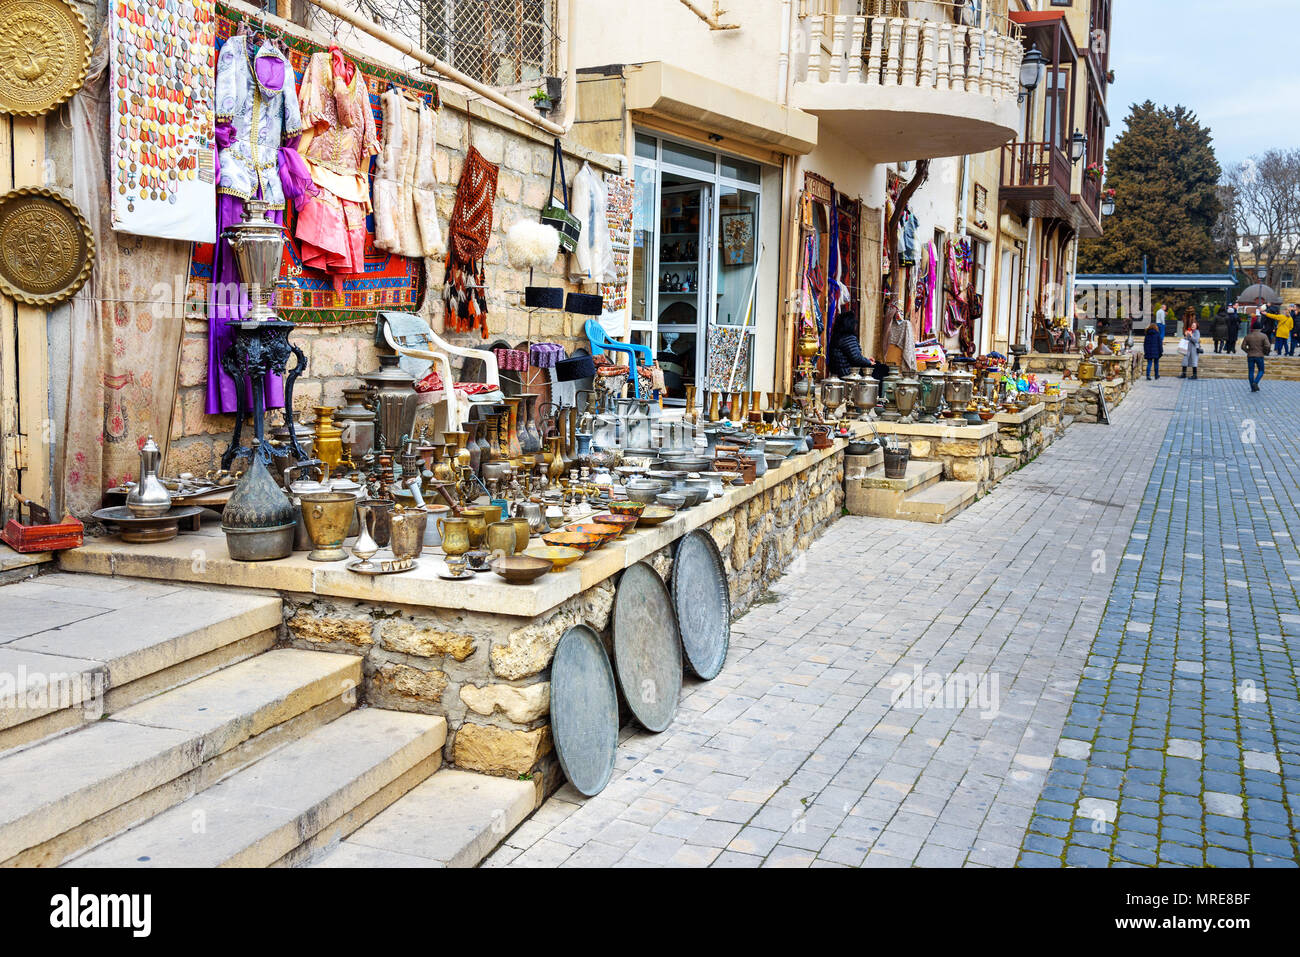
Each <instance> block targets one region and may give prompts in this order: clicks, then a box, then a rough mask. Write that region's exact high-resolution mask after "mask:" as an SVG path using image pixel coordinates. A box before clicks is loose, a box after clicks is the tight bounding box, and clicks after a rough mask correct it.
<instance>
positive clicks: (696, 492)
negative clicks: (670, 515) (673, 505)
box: [673, 485, 709, 508]
mask: <svg viewBox="0 0 1300 957" xmlns="http://www.w3.org/2000/svg"><path fill="white" fill-rule="evenodd" d="M673 494H675V495H680V496H682V498H683V499H684V500H685V501H684V502H683V507H684V508H694V507H695V506H696V505H699V504H700V503H701V502H703V501H704V500H705V499H706V498H708V497H709V490H708V487H707V486H706V487H704V488H701V487H700V486H698V485H687V486H686V487H685V488H683V489H677V490H675V491H674V493H673Z"/></svg>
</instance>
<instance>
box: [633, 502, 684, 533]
mask: <svg viewBox="0 0 1300 957" xmlns="http://www.w3.org/2000/svg"><path fill="white" fill-rule="evenodd" d="M676 514H677V510H676V509H672V508H669V507H668V506H667V505H647V506H646V509H645V511H644V512H642V513H641V517H640V518H639V519H638V520H637V524H638V525H644V526H646V527H647V528H648V527H650V526H652V525H662V524H663V523H664V522H666V521H668V519H670V518H672V517H673V516H674V515H676Z"/></svg>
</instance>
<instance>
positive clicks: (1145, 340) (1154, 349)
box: [1142, 322, 1165, 382]
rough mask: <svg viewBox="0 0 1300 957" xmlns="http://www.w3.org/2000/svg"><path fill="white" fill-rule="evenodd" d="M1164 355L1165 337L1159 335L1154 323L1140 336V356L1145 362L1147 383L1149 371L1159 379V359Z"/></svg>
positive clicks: (1149, 375)
mask: <svg viewBox="0 0 1300 957" xmlns="http://www.w3.org/2000/svg"><path fill="white" fill-rule="evenodd" d="M1164 354H1165V337H1164V336H1162V335H1161V334H1160V327H1159V326H1157V325H1156V324H1155V323H1154V322H1153V323H1151V324H1150V325H1149V326H1147V331H1146V334H1145V335H1143V336H1142V356H1143V358H1145V359H1146V360H1147V381H1148V382H1149V381H1150V380H1151V370H1152V369H1154V370H1155V373H1156V378H1157V379H1159V378H1160V357H1161V356H1162V355H1164Z"/></svg>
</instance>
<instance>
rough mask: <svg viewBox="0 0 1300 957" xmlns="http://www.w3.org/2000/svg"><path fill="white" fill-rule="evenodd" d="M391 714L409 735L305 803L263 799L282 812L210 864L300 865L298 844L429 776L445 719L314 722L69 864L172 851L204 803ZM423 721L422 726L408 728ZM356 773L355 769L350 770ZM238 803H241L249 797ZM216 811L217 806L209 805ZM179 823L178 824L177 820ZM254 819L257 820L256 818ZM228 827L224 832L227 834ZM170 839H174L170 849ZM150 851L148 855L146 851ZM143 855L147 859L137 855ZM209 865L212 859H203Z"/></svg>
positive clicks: (335, 832)
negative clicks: (289, 739) (305, 731)
mask: <svg viewBox="0 0 1300 957" xmlns="http://www.w3.org/2000/svg"><path fill="white" fill-rule="evenodd" d="M388 715H400V716H401V718H402V720H403V721H404V722H407V723H408V724H410V725H411V729H408V731H407V733H406V734H404V735H402V736H400V737H395V736H392V735H390V736H389V737H388V738H387V739H386V740H387V741H388V743H389V746H390V750H388V751H387V752H386V753H384V754H383V755H382V756H380V758H379V760H376V761H374V762H373V763H371V764H369V765H367V766H366V767H364V768H360V769H356V768H348V769H345V770H344V771H343V772H342V773H344V774H347V775H350V776H349V777H346V778H344V779H339V780H337V781H330V782H329V783H328V784H327V787H329V788H330V789H331V790H330V791H329V793H328V794H326V795H325V796H324V797H323V798H321V799H320V800H318V801H316V802H315V803H314V804H312V805H311V806H310V807H303V808H293V807H288V806H286V805H287V803H288V800H287V798H288V795H287V794H286V800H285V801H284V802H283V803H281V802H276V803H274V804H272V803H261V802H259V806H260V807H261V808H269V809H274V810H276V811H281V812H283V816H282V817H281V819H280V820H278V821H275V822H273V823H272V824H271V825H270V826H269V827H267V828H263V829H260V830H259V831H258V832H257V833H251V834H239V835H238V839H237V841H236V842H235V843H236V844H237V845H238V846H237V847H236V848H235V849H234V850H232V851H229V852H226V851H224V850H223V851H222V852H221V854H220V857H221V859H220V860H219V861H218V862H216V865H215V866H220V867H270V866H275V865H277V864H279V865H281V866H285V865H288V866H292V865H293V864H295V863H297V859H296V858H297V855H298V854H299V853H300V852H299V849H300V848H303V849H306V850H308V851H309V850H310V849H311V848H312V845H313V841H314V839H316V838H317V837H318V835H323V836H324V838H325V839H328V840H336V839H338V838H340V837H342V836H345V835H346V834H347V833H351V830H352V829H354V828H356V827H359V826H360V825H361V824H363V823H365V820H368V819H369V817H372V816H373V815H374V814H377V813H379V811H380V810H382V809H383V808H384V807H386V806H388V804H391V803H392V801H394V800H396V799H397V798H398V797H400V796H401V794H402V793H405V791H406V790H409V789H410V788H412V787H414V786H415V785H416V784H418V783H419V782H420V781H423V780H424V779H425V778H427V777H429V776H430V775H432V774H433V773H434V772H435V771H436V770H437V769H438V767H439V764H440V762H441V758H442V746H443V744H444V743H445V742H446V737H447V722H446V719H444V718H441V717H436V716H434V715H421V714H415V713H413V712H389V711H385V710H383V709H378V708H363V709H358V710H356V711H353V712H351V713H350V714H347V715H344V716H343V717H341V718H339V719H337V720H336V721H333V722H330V723H329V724H327V725H324V726H323V727H320V728H317V729H316V730H315V731H313V732H312V733H311V734H308V735H306V736H304V737H302V738H300V739H298V740H297V741H294V742H292V743H290V744H289V745H287V746H286V747H283V748H280V749H278V750H277V751H276V752H274V753H273V754H270V755H268V756H267V757H265V758H263V759H262V760H261V761H258V762H256V763H255V764H252V765H249V766H248V767H245V768H241V769H240V770H239V771H237V772H235V773H234V774H230V775H228V776H226V777H225V778H224V779H223V780H222V781H220V782H219V783H217V784H215V785H213V786H212V787H211V788H208V789H207V790H206V791H204V792H201V793H199V794H196V795H194V796H193V797H191V798H189V799H188V800H186V801H182V802H181V803H180V804H177V805H176V806H175V807H172V808H170V809H169V810H168V811H167V812H165V813H164V814H161V815H158V816H157V817H155V818H153V819H152V820H149V821H145V822H144V823H142V824H140V825H139V826H137V827H135V828H132V829H131V830H129V831H127V832H125V833H123V834H119V835H118V836H116V837H114V838H112V839H111V840H108V841H105V842H104V843H103V844H101V845H99V846H98V847H97V848H95V849H94V850H92V851H89V852H88V853H86V854H83V855H80V856H79V857H77V858H74V859H73V860H71V861H69V862H68V866H71V867H100V866H129V863H124V862H128V861H129V862H130V863H133V862H136V861H139V862H140V863H149V860H148V859H149V858H151V857H152V855H153V854H159V853H166V852H168V851H171V852H172V853H177V852H176V849H175V846H174V844H175V841H176V840H177V837H176V835H177V834H178V833H180V834H182V837H181V841H182V842H183V840H184V838H183V835H184V834H189V833H190V832H191V829H190V826H189V821H190V820H192V819H193V818H194V817H195V815H196V814H203V815H204V816H205V817H209V815H208V808H205V807H204V805H205V804H207V805H209V807H210V808H213V809H219V805H220V803H221V802H223V801H230V800H231V799H232V797H233V798H236V799H238V798H239V797H240V796H239V793H238V792H239V791H240V790H241V789H245V788H253V789H258V788H262V787H264V786H267V785H264V784H263V783H261V782H264V781H267V780H270V781H274V779H275V776H276V774H277V773H283V771H282V769H281V767H280V765H282V764H287V765H288V766H289V768H290V771H291V772H296V773H300V772H301V767H300V765H301V761H302V760H303V757H302V756H303V755H304V754H306V756H307V758H308V759H309V760H310V759H311V758H312V757H313V755H312V751H313V749H315V750H317V751H320V750H321V749H322V748H324V749H325V753H326V754H332V752H331V751H330V750H329V749H330V747H331V746H332V745H331V739H333V738H337V737H338V736H339V735H352V736H355V735H356V734H357V733H359V732H356V731H353V728H354V727H357V726H358V722H359V723H360V728H361V729H364V724H365V723H367V722H370V721H382V720H384V718H385V717H386V716H388ZM416 725H422V727H419V730H418V731H416V730H412V729H414V728H415V726H416ZM354 771H355V772H356V773H353V772H354ZM325 773H326V774H336V773H339V772H338V769H337V768H333V767H328V766H327V767H326V770H325ZM241 806H246V800H245V801H244V803H243V804H241ZM214 813H215V810H214ZM177 822H179V824H178V823H177ZM255 823H256V822H255ZM227 833H229V832H227ZM168 842H172V845H173V846H171V847H168V846H167V845H168ZM146 851H149V852H150V853H148V854H146V853H145V852H146ZM142 858H144V860H142ZM207 863H208V864H211V862H207ZM161 866H206V865H205V864H204V863H193V864H192V863H190V862H188V861H187V862H186V863H185V864H182V865H177V864H176V863H175V862H169V861H166V860H164V861H163V862H162V864H161Z"/></svg>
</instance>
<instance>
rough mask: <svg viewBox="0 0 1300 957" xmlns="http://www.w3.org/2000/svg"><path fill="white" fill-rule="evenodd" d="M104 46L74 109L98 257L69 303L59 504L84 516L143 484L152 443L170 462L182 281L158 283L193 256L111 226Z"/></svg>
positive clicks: (184, 248)
mask: <svg viewBox="0 0 1300 957" xmlns="http://www.w3.org/2000/svg"><path fill="white" fill-rule="evenodd" d="M107 40H108V21H105V25H104V30H103V32H102V33H101V34H100V39H99V42H98V44H97V45H96V47H95V51H94V54H93V55H92V57H91V60H90V70H89V73H88V75H87V78H86V82H85V85H84V86H83V87H82V88H81V90H80V91H78V92H77V94H76V95H75V96H73V97H72V99H71V101H70V102H69V103H68V120H69V122H70V124H71V129H72V132H71V140H72V168H73V169H75V170H77V175H76V176H74V177H72V200H73V202H75V203H76V204H77V208H78V209H80V210H81V213H82V215H83V216H85V218H86V222H87V223H88V224H89V226H90V231H91V233H92V235H94V236H95V259H94V264H93V266H92V267H91V272H90V279H89V281H87V282H86V284H85V285H84V286H82V287H81V289H79V290H78V291H77V294H76V295H75V296H73V298H72V299H71V300H70V301H69V302H68V304H67V307H68V320H67V323H68V343H67V353H68V359H67V361H68V396H67V419H66V422H65V423H64V432H63V435H64V438H63V441H62V454H61V456H60V458H59V459H58V460H57V462H56V468H58V469H60V474H61V478H62V481H61V482H59V483H56V488H61V493H60V494H58V495H57V497H56V501H57V502H59V503H61V506H62V508H64V509H66V510H68V511H70V512H72V514H73V515H76V516H77V517H78V518H83V519H84V518H88V517H89V516H90V513H91V512H93V511H95V509H97V508H99V507H100V506H101V505H102V504H103V496H104V490H105V489H106V488H112V487H114V486H116V485H120V484H121V483H122V482H123V481H125V480H126V479H135V478H138V477H139V470H140V445H141V444H142V443H143V442H144V440H145V438H146V437H147V436H149V435H152V436H154V439H155V440H156V441H157V443H158V445H159V446H160V447H161V448H162V450H163V454H164V457H165V456H166V452H167V442H168V439H169V438H170V436H171V418H172V410H173V408H174V405H175V399H176V367H177V363H178V360H179V357H180V349H181V339H182V336H183V334H184V328H183V323H182V320H181V317H182V316H183V315H184V313H185V307H184V299H185V284H184V283H183V282H181V283H177V282H174V281H168V282H165V283H160V282H159V280H160V279H161V278H162V277H167V278H168V279H169V280H170V278H171V277H174V276H183V275H185V270H186V269H187V267H188V265H189V251H190V247H189V243H179V242H174V241H172V240H167V239H155V238H152V237H147V236H137V235H132V234H129V233H124V232H115V231H114V230H113V229H112V228H111V224H112V221H113V220H112V213H111V210H110V188H109V176H108V169H107V167H106V165H105V159H106V157H107V156H108V155H109V153H108V142H107V141H108V136H109V132H108V131H109V129H110V126H109V118H110V117H111V116H112V113H113V109H112V102H113V101H112V96H113V92H112V88H111V87H110V85H109V82H108V71H107V69H106V66H107V54H108V42H107ZM159 290H163V292H164V295H162V296H161V297H160V296H159ZM60 514H61V513H58V512H55V515H56V516H59V515H60Z"/></svg>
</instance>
